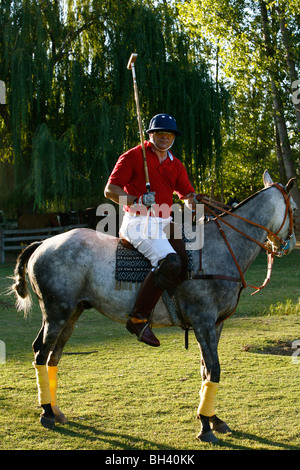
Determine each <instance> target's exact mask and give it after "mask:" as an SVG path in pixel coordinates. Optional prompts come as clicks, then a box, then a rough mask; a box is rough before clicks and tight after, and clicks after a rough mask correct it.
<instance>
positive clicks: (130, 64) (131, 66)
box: [127, 54, 150, 192]
mask: <svg viewBox="0 0 300 470" xmlns="http://www.w3.org/2000/svg"><path fill="white" fill-rule="evenodd" d="M136 58H137V54H131V56H130V59H129V61H128V64H127V68H128V69H129V70H131V71H132V79H133V90H134V98H135V103H136V110H137V119H138V124H139V132H140V139H141V145H142V152H143V160H144V171H145V179H146V189H147V192H150V181H149V174H148V166H147V159H146V151H145V145H144V133H143V126H142V120H141V111H140V104H139V94H138V88H137V82H136V74H135V67H134V63H135V61H136Z"/></svg>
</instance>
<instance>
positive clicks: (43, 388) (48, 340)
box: [33, 305, 82, 428]
mask: <svg viewBox="0 0 300 470" xmlns="http://www.w3.org/2000/svg"><path fill="white" fill-rule="evenodd" d="M41 307H42V311H43V324H42V328H41V330H40V332H39V334H38V336H37V337H36V339H35V341H34V343H33V350H34V353H35V362H34V364H33V365H34V368H35V370H36V378H37V386H38V397H39V404H40V406H41V407H42V408H43V410H44V411H43V414H42V415H41V423H42V425H43V426H45V427H46V428H54V426H55V415H54V413H53V410H52V407H51V402H52V398H51V388H53V387H51V388H50V382H49V374H48V366H47V363H48V361H49V357H50V356H51V352H52V351H54V350H55V347H56V344H57V342H58V340H59V337H60V335H61V333H62V331H63V330H64V329H65V328H66V325H67V324H68V321H69V319H70V317H71V316H72V310H71V309H70V310H69V312H67V311H66V310H65V311H64V312H60V311H58V307H56V306H55V305H51V306H48V307H47V308H46V307H45V305H41ZM81 311H82V310H81ZM80 313H81V312H80ZM77 318H78V317H77ZM72 330H73V328H72ZM70 334H71V333H70ZM70 334H69V335H68V338H69V336H70ZM64 344H65V342H64ZM50 367H51V364H50ZM52 376H53V374H52ZM51 378H53V377H51Z"/></svg>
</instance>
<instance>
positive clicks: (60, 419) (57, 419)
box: [52, 405, 68, 424]
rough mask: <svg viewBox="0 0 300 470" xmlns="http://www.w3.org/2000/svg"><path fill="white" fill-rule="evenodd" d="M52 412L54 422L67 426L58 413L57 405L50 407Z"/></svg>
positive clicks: (62, 416)
mask: <svg viewBox="0 0 300 470" xmlns="http://www.w3.org/2000/svg"><path fill="white" fill-rule="evenodd" d="M52 411H53V413H54V416H55V422H56V423H60V424H67V423H68V420H67V418H66V417H65V415H64V414H63V413H62V412H61V411H60V409H59V408H58V406H57V405H52Z"/></svg>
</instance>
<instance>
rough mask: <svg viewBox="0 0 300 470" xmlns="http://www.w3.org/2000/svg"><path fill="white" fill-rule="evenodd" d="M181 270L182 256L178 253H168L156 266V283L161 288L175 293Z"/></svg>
mask: <svg viewBox="0 0 300 470" xmlns="http://www.w3.org/2000/svg"><path fill="white" fill-rule="evenodd" d="M181 271H182V263H181V259H180V256H179V255H178V254H177V253H170V254H168V255H167V256H166V257H165V258H164V259H163V260H162V261H160V264H159V266H158V268H156V284H157V285H158V286H159V287H160V288H161V289H164V290H165V289H166V290H167V291H168V293H174V289H175V287H176V285H177V284H178V283H179V279H180V275H181Z"/></svg>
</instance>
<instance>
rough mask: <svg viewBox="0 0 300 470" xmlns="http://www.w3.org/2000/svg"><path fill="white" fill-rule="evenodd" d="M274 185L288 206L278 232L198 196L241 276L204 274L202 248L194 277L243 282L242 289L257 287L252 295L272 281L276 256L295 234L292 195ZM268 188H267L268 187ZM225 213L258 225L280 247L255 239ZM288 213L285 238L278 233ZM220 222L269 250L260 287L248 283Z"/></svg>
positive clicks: (285, 247)
mask: <svg viewBox="0 0 300 470" xmlns="http://www.w3.org/2000/svg"><path fill="white" fill-rule="evenodd" d="M272 186H274V187H276V188H277V189H279V190H280V192H281V194H282V195H283V197H284V200H285V206H286V210H285V215H284V219H283V222H282V224H281V226H280V228H279V230H277V232H276V233H274V232H272V231H271V230H270V229H268V228H267V227H265V226H263V225H260V224H257V223H256V222H253V221H251V220H249V219H246V218H245V217H242V216H240V215H238V214H235V213H234V212H233V211H232V210H227V209H225V207H228V206H225V205H222V204H221V203H218V202H216V201H214V202H212V201H211V200H210V199H207V198H206V197H201V196H198V197H197V200H198V201H199V202H200V203H202V204H204V207H205V210H206V212H207V213H208V214H210V215H212V216H213V217H214V219H213V220H214V222H215V224H216V225H217V227H218V229H219V232H220V234H221V236H222V237H223V239H224V241H225V243H226V245H227V247H228V250H229V252H230V254H231V256H232V259H233V261H234V263H235V265H236V267H237V270H238V272H239V275H240V277H239V278H237V277H231V276H225V275H219V274H204V273H203V269H202V252H201V250H199V251H200V254H199V269H198V272H197V274H194V275H193V277H192V278H193V279H206V280H208V279H219V280H225V281H233V282H241V283H242V289H243V288H245V287H252V288H253V289H256V290H255V292H253V293H252V294H251V295H254V294H256V293H257V292H259V291H261V290H262V289H263V288H264V287H265V286H266V285H267V284H268V282H269V281H270V278H271V273H272V267H273V262H274V257H275V256H279V257H281V256H283V255H284V254H285V251H286V249H287V246H288V243H289V240H290V238H291V237H292V234H293V211H292V208H291V204H290V196H289V195H288V194H287V192H286V191H285V190H284V188H283V187H282V186H281V185H280V184H278V183H273V184H271V185H269V186H268V188H270V187H272ZM268 188H266V189H268ZM256 194H257V193H256ZM256 194H254V195H253V196H250V198H248V200H249V199H251V198H253V197H254V196H255V195H256ZM212 208H214V209H217V210H221V211H222V214H217V213H216V212H215V211H214V210H213V209H212ZM224 213H225V214H228V215H230V216H232V217H235V218H237V219H239V220H242V221H244V222H247V223H248V224H250V225H253V226H255V227H258V228H260V229H261V230H264V231H265V232H267V234H268V237H269V238H272V239H274V240H276V241H278V242H279V249H278V248H276V249H275V250H273V249H272V248H271V247H270V246H268V245H267V244H266V243H260V242H259V241H258V240H256V239H254V238H252V237H250V236H249V235H248V234H246V233H244V232H242V231H241V230H239V229H238V228H237V227H235V226H234V225H232V224H230V223H229V222H228V221H227V220H224V218H223V217H222V215H223V214H224ZM288 214H289V218H290V224H289V235H288V238H287V239H286V240H284V239H283V238H280V237H279V236H278V234H279V232H280V231H281V229H282V227H283V226H284V224H285V221H286V218H287V215H288ZM220 222H221V223H224V224H225V225H227V226H228V227H230V228H232V229H233V230H235V231H236V232H238V233H239V234H241V235H243V236H244V237H246V238H248V239H249V240H251V241H252V242H254V243H256V244H257V245H259V246H260V247H261V248H262V249H264V250H265V251H266V252H267V256H268V268H267V276H266V278H265V280H264V282H263V284H262V285H261V286H260V287H257V286H252V285H250V284H247V283H246V281H245V278H244V275H243V272H242V270H241V267H240V265H239V263H238V261H237V259H236V256H235V254H234V252H233V250H232V247H231V245H230V243H229V241H228V239H227V237H226V234H225V232H224V230H223V229H222V227H221V225H220ZM279 250H280V251H279ZM200 272H202V273H201V274H200Z"/></svg>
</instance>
